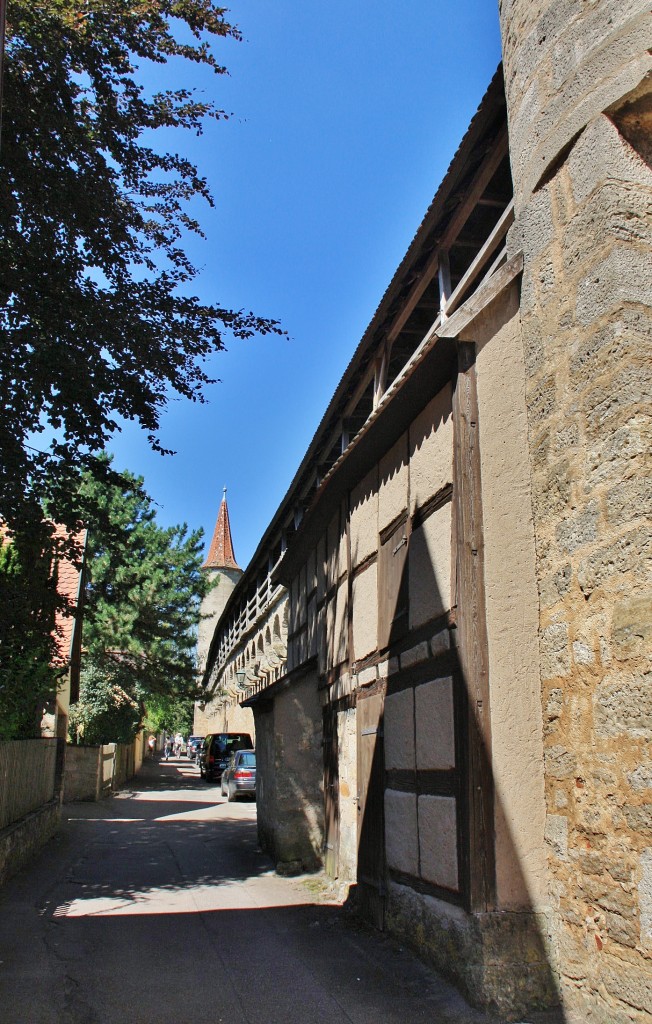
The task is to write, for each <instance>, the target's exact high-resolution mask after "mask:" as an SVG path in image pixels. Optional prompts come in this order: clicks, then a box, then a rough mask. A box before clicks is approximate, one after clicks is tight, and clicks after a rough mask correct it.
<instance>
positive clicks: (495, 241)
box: [442, 199, 514, 321]
mask: <svg viewBox="0 0 652 1024" xmlns="http://www.w3.org/2000/svg"><path fill="white" fill-rule="evenodd" d="M513 223H514V200H513V199H512V201H511V202H510V204H509V206H507V208H506V209H505V210H504V211H503V213H502V215H501V216H500V217H499V219H498V222H497V224H496V226H495V227H494V229H493V231H492V232H491V234H490V235H489V238H488V239H487V241H486V242H485V243H484V245H483V246H482V248H481V249H480V252H479V253H478V255H477V256H476V257H475V259H474V260H473V263H472V264H471V266H470V267H469V268H468V270H467V271H466V272H465V274H464V276H463V277H462V280H461V281H460V283H459V284H458V285H457V287H456V288H455V291H454V292H453V294H452V295H451V296H450V298H449V299H448V302H447V303H446V304H445V306H444V307H443V310H442V321H443V320H445V319H446V318H447V317H449V316H450V315H451V314H452V313H453V312H454V311H455V310H456V309H457V307H458V306H459V304H460V302H461V299H462V296H463V295H464V292H465V291H466V290H467V288H469V287H470V285H472V284H473V282H474V281H475V279H476V278H477V277H479V276H480V273H481V271H482V269H483V267H485V266H486V264H487V263H488V262H489V260H490V259H491V257H492V256H493V254H494V253H495V251H496V249H497V248H498V246H499V245H500V243H501V242H502V240H503V239H504V237H505V235H506V234H507V232H508V231H509V229H510V227H511V226H512V224H513ZM449 280H450V278H449Z"/></svg>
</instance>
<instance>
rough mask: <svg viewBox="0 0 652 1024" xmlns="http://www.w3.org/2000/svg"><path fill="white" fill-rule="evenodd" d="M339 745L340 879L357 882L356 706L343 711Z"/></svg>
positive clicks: (339, 713) (340, 713) (340, 717)
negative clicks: (355, 880)
mask: <svg viewBox="0 0 652 1024" xmlns="http://www.w3.org/2000/svg"><path fill="white" fill-rule="evenodd" d="M337 744H338V755H339V756H338V760H339V767H338V770H339V786H340V794H339V795H340V849H339V864H338V870H339V878H340V880H343V881H353V880H354V879H355V876H356V867H357V852H358V844H357V836H358V801H357V794H358V781H357V778H358V769H357V735H356V709H355V708H350V709H348V710H347V711H339V712H338V715H337Z"/></svg>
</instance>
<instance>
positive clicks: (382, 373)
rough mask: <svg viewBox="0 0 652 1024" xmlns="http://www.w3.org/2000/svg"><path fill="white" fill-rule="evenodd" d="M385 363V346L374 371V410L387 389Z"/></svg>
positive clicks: (386, 360) (386, 361)
mask: <svg viewBox="0 0 652 1024" xmlns="http://www.w3.org/2000/svg"><path fill="white" fill-rule="evenodd" d="M387 363H388V359H387V346H386V345H383V348H382V351H381V354H380V356H379V357H378V359H376V365H375V369H374V409H375V408H377V406H378V404H379V402H380V400H381V398H382V397H383V395H384V394H385V388H386V387H387Z"/></svg>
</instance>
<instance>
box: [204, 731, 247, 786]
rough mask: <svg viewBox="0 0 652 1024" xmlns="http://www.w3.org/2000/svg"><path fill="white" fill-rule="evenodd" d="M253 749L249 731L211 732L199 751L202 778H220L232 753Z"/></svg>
mask: <svg viewBox="0 0 652 1024" xmlns="http://www.w3.org/2000/svg"><path fill="white" fill-rule="evenodd" d="M251 749H253V743H252V740H251V736H250V735H249V733H248V732H214V733H210V734H209V735H208V736H206V738H205V739H204V742H203V744H202V746H201V750H200V751H199V774H200V775H201V777H202V779H219V778H221V777H222V772H223V771H224V769H225V768H227V767H228V764H229V760H230V758H231V754H235V753H236V751H238V750H251Z"/></svg>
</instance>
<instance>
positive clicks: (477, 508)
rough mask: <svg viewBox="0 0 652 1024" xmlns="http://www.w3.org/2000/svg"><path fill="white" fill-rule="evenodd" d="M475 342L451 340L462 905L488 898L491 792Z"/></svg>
mask: <svg viewBox="0 0 652 1024" xmlns="http://www.w3.org/2000/svg"><path fill="white" fill-rule="evenodd" d="M478 431H479V423H478V393H477V380H476V369H475V345H474V344H472V343H470V342H458V372H457V380H456V384H455V391H454V394H453V434H454V453H453V474H454V477H453V493H454V500H455V534H456V537H457V559H456V569H455V572H456V582H455V593H456V600H457V647H458V653H459V661H460V668H461V672H462V675H463V682H464V689H465V692H466V702H467V710H466V736H467V742H466V748H467V749H466V752H465V755H466V762H467V763H466V800H467V815H468V843H469V846H468V888H469V908H470V909H471V910H475V911H482V910H488V909H491V908H492V907H493V905H494V902H495V850H494V799H493V778H492V771H491V719H490V713H489V650H488V637H487V622H486V612H485V586H484V540H483V523H482V483H481V476H480V445H479V433H478Z"/></svg>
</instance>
